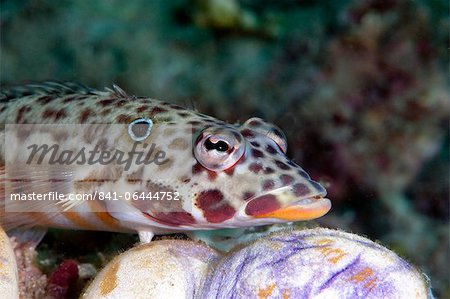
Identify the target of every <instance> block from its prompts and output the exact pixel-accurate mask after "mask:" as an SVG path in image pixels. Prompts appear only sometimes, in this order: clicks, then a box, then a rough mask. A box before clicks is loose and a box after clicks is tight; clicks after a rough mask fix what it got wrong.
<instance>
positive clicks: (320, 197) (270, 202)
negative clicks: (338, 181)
mask: <svg viewBox="0 0 450 299" xmlns="http://www.w3.org/2000/svg"><path fill="white" fill-rule="evenodd" d="M317 191H318V192H315V193H312V194H308V195H306V196H300V197H299V196H295V194H293V192H292V189H291V188H289V187H282V188H279V189H275V190H272V191H269V192H267V193H265V194H263V195H258V196H255V197H254V198H252V199H250V200H249V202H248V203H247V206H246V208H245V212H246V214H247V215H249V216H252V217H253V218H260V219H261V218H264V219H277V220H281V221H302V220H311V219H315V218H319V217H321V216H323V215H325V214H326V213H328V211H329V210H330V209H331V201H330V200H329V199H328V198H326V197H325V196H326V194H327V193H326V191H325V190H324V189H323V190H317Z"/></svg>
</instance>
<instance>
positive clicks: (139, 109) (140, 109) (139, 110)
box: [136, 106, 149, 113]
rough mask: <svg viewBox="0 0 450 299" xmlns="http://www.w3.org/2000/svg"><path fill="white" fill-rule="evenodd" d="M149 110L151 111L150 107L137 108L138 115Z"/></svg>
mask: <svg viewBox="0 0 450 299" xmlns="http://www.w3.org/2000/svg"><path fill="white" fill-rule="evenodd" d="M148 109H149V106H141V107H138V108H136V112H137V113H142V112H144V111H146V110H148Z"/></svg>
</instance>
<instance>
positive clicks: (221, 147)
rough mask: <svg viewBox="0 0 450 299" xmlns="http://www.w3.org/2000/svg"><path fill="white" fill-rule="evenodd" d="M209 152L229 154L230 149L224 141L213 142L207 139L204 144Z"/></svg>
mask: <svg viewBox="0 0 450 299" xmlns="http://www.w3.org/2000/svg"><path fill="white" fill-rule="evenodd" d="M203 145H204V147H205V148H206V150H207V151H212V150H216V151H219V152H227V151H228V150H229V149H230V146H229V145H228V143H227V142H226V141H224V140H218V141H217V142H215V143H214V142H213V141H211V138H208V139H206V141H205V143H204V144H203Z"/></svg>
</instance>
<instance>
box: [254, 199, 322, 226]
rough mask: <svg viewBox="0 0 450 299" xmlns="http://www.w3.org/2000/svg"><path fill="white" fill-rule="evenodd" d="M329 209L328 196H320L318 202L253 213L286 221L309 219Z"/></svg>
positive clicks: (257, 216)
mask: <svg viewBox="0 0 450 299" xmlns="http://www.w3.org/2000/svg"><path fill="white" fill-rule="evenodd" d="M330 209H331V202H330V200H329V199H328V198H321V199H320V200H319V201H318V202H316V203H314V204H312V205H307V206H300V205H299V206H289V207H286V208H282V209H278V210H276V211H273V212H270V213H266V214H260V215H255V216H254V217H256V218H276V219H281V220H286V221H300V220H311V219H315V218H319V217H321V216H323V215H325V214H326V213H327V212H328V211H329V210H330Z"/></svg>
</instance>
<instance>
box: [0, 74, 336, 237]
mask: <svg viewBox="0 0 450 299" xmlns="http://www.w3.org/2000/svg"><path fill="white" fill-rule="evenodd" d="M0 120H1V126H2V132H1V133H0V134H2V136H0V137H1V138H0V140H1V142H0V154H1V156H0V163H1V164H0V166H1V169H2V171H1V174H0V175H1V179H2V181H3V182H4V188H5V191H6V192H2V193H5V195H4V196H3V197H0V205H3V208H1V206H0V208H1V209H0V224H1V225H2V226H3V227H4V228H5V229H6V230H8V229H13V228H16V227H31V226H44V227H59V228H70V229H88V230H106V231H118V232H140V233H143V234H145V233H148V234H149V235H150V238H151V237H152V236H153V234H160V233H167V232H177V231H187V230H205V229H217V228H229V227H248V226H256V225H264V224H272V223H281V222H288V221H298V220H309V219H314V218H317V217H320V216H322V215H324V214H325V213H327V212H328V210H329V209H330V206H331V205H330V201H329V200H328V199H327V198H325V196H326V190H325V189H324V188H323V187H322V186H321V185H320V184H318V183H317V182H315V181H313V180H311V178H310V177H309V175H308V174H307V173H306V172H305V171H304V170H303V169H302V168H301V167H300V166H298V165H296V164H295V163H294V162H292V161H291V160H290V159H288V158H287V157H286V147H287V142H286V139H285V137H284V134H283V132H282V131H281V130H280V129H279V128H277V127H275V126H274V125H272V124H270V123H267V122H265V121H263V120H262V119H259V118H251V119H249V120H247V121H246V122H244V123H243V124H241V125H233V124H228V123H226V122H223V121H221V120H218V119H216V118H213V117H210V116H207V115H204V114H201V113H199V112H196V111H193V110H189V109H185V108H183V107H180V106H178V105H174V104H170V103H167V102H163V101H158V100H154V99H150V98H145V97H136V96H129V95H128V94H126V93H125V92H124V91H123V90H121V89H120V88H118V87H115V88H114V89H106V90H105V91H99V90H95V89H91V88H88V87H85V86H82V85H78V84H74V83H56V82H46V83H41V84H31V85H26V86H22V87H16V88H13V89H9V90H3V91H2V92H1V93H0ZM17 124H20V125H21V126H17ZM11 126H12V127H11ZM112 126H114V127H112ZM47 127H50V128H51V129H52V130H53V131H52V132H51V133H49V132H47V131H45V130H44V129H43V128H47ZM111 128H113V129H111ZM44 131H45V132H44ZM24 132H25V133H24ZM41 140H46V142H47V144H48V145H50V144H53V145H57V148H58V150H59V151H60V152H62V151H64V150H70V151H71V153H78V154H79V156H78V158H77V159H76V161H75V160H73V161H75V162H73V163H59V164H61V165H59V164H58V163H53V164H52V165H51V167H50V166H49V164H48V162H49V159H50V158H49V157H48V156H49V155H46V156H43V158H42V159H41V161H40V162H41V163H35V162H36V161H37V160H39V157H40V156H39V155H38V154H39V153H41V154H42V151H41V152H39V153H38V154H36V155H35V156H34V157H33V161H31V163H30V164H32V166H30V165H27V168H26V170H24V168H23V167H21V166H20V165H25V164H21V163H23V162H24V159H25V160H26V158H27V157H28V159H30V155H29V153H30V148H27V147H25V146H24V145H27V144H33V142H34V143H37V142H38V141H41ZM144 144H145V145H146V146H148V147H147V148H146V149H145V150H146V151H147V152H150V149H151V150H152V151H153V156H151V158H152V159H153V162H155V161H156V162H158V161H157V160H158V159H157V158H161V156H162V155H161V156H158V153H164V154H165V155H164V157H163V158H161V159H159V160H160V161H159V162H161V163H156V162H155V163H150V164H145V165H142V164H138V163H131V164H126V163H119V162H118V161H112V162H110V163H104V164H102V165H100V164H99V163H82V162H86V160H88V157H87V155H86V152H89V151H93V150H94V149H95V147H96V146H97V147H98V146H99V145H100V147H101V149H103V150H105V149H106V150H109V151H116V152H117V150H120V151H121V152H122V153H127V152H128V153H129V152H130V151H133V150H135V149H137V147H136V145H138V146H140V149H143V146H144ZM81 145H83V147H84V148H85V151H84V152H83V155H84V157H82V156H83V155H82V154H80V152H81V151H80V146H81ZM55 148H56V147H55ZM47 149H48V148H47ZM143 151H144V149H143ZM53 152H56V150H54V151H53V150H52V151H50V150H49V152H48V153H50V154H51V153H53ZM144 152H145V151H144ZM27 154H28V156H27ZM73 155H74V156H76V154H73ZM114 155H115V154H114ZM24 157H25V158H24ZM114 157H116V156H114ZM152 159H150V160H152ZM27 161H28V162H29V160H27ZM59 162H61V161H59ZM122 162H123V161H122ZM33 163H34V164H33ZM46 163H47V164H46ZM67 164H70V165H67ZM47 166H48V167H47ZM32 192H34V193H35V194H38V193H41V194H42V193H46V194H49V195H48V196H50V195H51V194H50V193H51V192H53V194H90V195H91V196H92V197H93V198H94V200H89V201H67V200H66V201H63V202H58V201H56V202H55V201H50V200H41V201H37V200H34V201H32V203H28V206H27V207H31V208H33V209H34V210H32V211H31V210H30V211H28V210H26V211H25V210H24V211H17V210H14V211H11V209H10V210H9V211H8V204H11V202H8V200H9V201H11V197H10V195H11V194H12V193H26V194H31V193H32ZM150 193H151V194H153V195H154V194H158V196H159V195H160V194H163V193H164V194H166V195H167V194H171V195H172V198H171V200H168V199H167V198H166V200H165V201H164V200H158V199H156V200H155V198H148V194H150ZM101 194H103V195H102V196H104V195H105V194H106V196H108V195H109V196H110V197H111V196H112V195H113V194H116V195H114V196H115V197H116V198H114V200H112V199H111V198H110V199H109V200H106V199H104V198H102V199H100V198H99V197H100V195H101ZM124 194H128V198H124V197H123V196H124ZM118 195H121V196H122V198H118ZM146 195H147V198H145V196H146ZM133 196H135V198H133ZM139 196H142V197H143V198H142V199H141V200H140V199H139ZM175 196H176V197H177V199H176V200H175V199H174V198H173V197H175ZM14 204H15V203H13V206H12V207H16V206H15V205H14ZM9 207H10V208H11V206H9Z"/></svg>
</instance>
